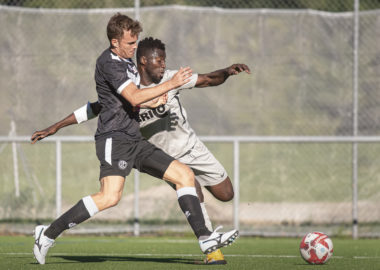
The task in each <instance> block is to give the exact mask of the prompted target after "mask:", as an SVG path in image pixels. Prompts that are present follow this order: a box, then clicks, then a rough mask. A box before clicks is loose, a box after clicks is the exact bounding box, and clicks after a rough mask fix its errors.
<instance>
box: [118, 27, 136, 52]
mask: <svg viewBox="0 0 380 270" xmlns="http://www.w3.org/2000/svg"><path fill="white" fill-rule="evenodd" d="M138 38H139V37H138V36H137V35H135V36H131V31H125V30H124V35H123V37H122V38H121V39H120V40H115V43H113V45H114V47H115V48H116V53H117V55H118V56H120V57H122V58H132V57H133V56H134V55H135V51H136V49H137V39H138Z"/></svg>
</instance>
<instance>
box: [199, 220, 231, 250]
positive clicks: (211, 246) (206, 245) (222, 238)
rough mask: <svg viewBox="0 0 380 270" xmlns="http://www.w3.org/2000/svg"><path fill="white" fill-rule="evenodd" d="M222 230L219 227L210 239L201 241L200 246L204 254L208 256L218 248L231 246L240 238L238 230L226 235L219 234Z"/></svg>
mask: <svg viewBox="0 0 380 270" xmlns="http://www.w3.org/2000/svg"><path fill="white" fill-rule="evenodd" d="M221 228H222V226H219V227H218V228H216V229H215V231H213V233H212V234H211V235H210V236H209V237H208V238H206V239H202V240H199V246H200V247H201V250H202V252H203V253H204V254H208V253H211V252H213V251H215V250H217V249H218V248H221V247H225V246H228V245H231V244H232V243H233V242H234V241H235V239H236V238H237V237H238V236H239V231H238V230H232V231H229V232H226V233H219V232H217V231H218V230H219V229H221Z"/></svg>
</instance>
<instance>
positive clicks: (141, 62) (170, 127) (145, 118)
mask: <svg viewBox="0 0 380 270" xmlns="http://www.w3.org/2000/svg"><path fill="white" fill-rule="evenodd" d="M137 65H138V71H139V74H140V75H141V88H149V87H154V86H156V85H158V84H160V83H164V82H166V81H168V80H170V79H171V78H172V77H173V75H174V74H175V73H176V71H172V70H165V68H166V53H165V45H164V44H163V43H162V42H161V41H160V40H157V39H153V38H146V39H144V40H142V41H140V43H139V46H138V49H137ZM242 71H245V72H247V73H250V70H249V68H248V67H247V66H246V65H244V64H234V65H232V66H230V67H227V68H225V69H221V70H217V71H214V72H211V73H208V74H199V75H198V74H193V75H192V76H191V77H190V82H188V83H186V84H185V85H183V86H181V87H179V88H176V89H174V90H171V91H169V92H168V94H167V96H166V97H165V99H166V104H161V105H159V106H158V107H156V108H141V109H140V111H139V116H138V121H139V123H140V131H141V133H142V134H143V136H144V137H145V138H147V139H148V140H149V141H150V142H151V143H153V144H154V145H156V146H157V147H159V148H161V149H162V150H164V151H165V152H166V153H168V154H169V155H171V156H173V157H174V158H176V159H177V160H179V161H180V162H182V163H184V164H186V165H188V166H189V167H190V168H191V169H192V170H193V172H194V174H195V178H196V180H197V183H196V184H198V183H199V184H200V185H202V186H204V187H206V188H207V189H208V190H209V191H210V192H211V193H212V194H213V195H214V196H215V198H217V199H219V200H221V201H229V200H231V199H232V198H233V187H232V184H231V180H230V178H229V177H228V175H227V173H226V171H225V169H224V168H223V166H222V165H221V164H220V163H219V162H218V160H217V159H216V158H215V157H214V156H213V155H212V154H211V153H210V151H209V150H208V149H207V148H206V146H205V145H204V144H203V143H202V142H201V141H200V140H199V138H198V137H197V136H196V134H195V132H194V130H193V129H192V128H191V127H190V125H189V122H188V119H187V114H186V111H185V109H184V108H183V106H182V104H181V102H180V91H181V90H182V89H191V88H193V87H207V86H216V85H219V84H222V83H223V82H224V81H225V80H226V79H227V78H228V77H229V76H230V75H235V74H238V73H240V72H242ZM157 102H158V101H157V99H156V100H153V101H151V102H147V103H144V104H142V105H141V106H143V107H144V106H145V107H152V106H153V107H154V106H156V105H157V104H159V103H157ZM100 109H101V106H100V104H99V103H98V102H95V103H92V104H88V105H85V106H83V107H82V108H81V109H78V110H76V111H75V112H74V113H73V114H71V115H70V116H69V117H67V118H65V119H64V120H62V121H60V122H58V123H56V124H54V125H52V126H51V127H49V128H47V129H45V130H42V131H38V132H36V133H35V134H33V136H32V140H34V141H36V140H39V139H42V138H44V137H46V136H49V135H52V134H54V133H55V132H57V131H58V130H59V129H60V128H61V127H63V126H67V125H70V124H74V123H81V122H83V121H86V120H87V119H91V118H93V117H95V116H96V115H97V114H98V113H99V111H100ZM197 193H198V197H199V199H200V201H201V207H202V211H203V214H204V217H205V219H206V224H207V225H208V228H209V230H212V226H211V221H210V219H209V217H208V214H207V211H206V208H205V206H204V198H203V193H202V190H201V188H200V187H199V185H198V186H197ZM206 261H207V262H208V263H210V264H213V263H225V260H224V257H223V254H222V253H221V252H220V250H218V251H216V252H213V253H210V254H207V260H206Z"/></svg>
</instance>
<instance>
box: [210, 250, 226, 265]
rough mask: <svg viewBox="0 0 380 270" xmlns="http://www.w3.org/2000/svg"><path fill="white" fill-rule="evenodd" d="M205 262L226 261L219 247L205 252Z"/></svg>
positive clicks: (218, 262)
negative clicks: (207, 252)
mask: <svg viewBox="0 0 380 270" xmlns="http://www.w3.org/2000/svg"><path fill="white" fill-rule="evenodd" d="M205 263H206V264H227V261H226V260H225V259H224V256H223V253H222V252H221V251H220V249H217V250H215V251H214V252H211V253H209V254H207V257H206V259H205Z"/></svg>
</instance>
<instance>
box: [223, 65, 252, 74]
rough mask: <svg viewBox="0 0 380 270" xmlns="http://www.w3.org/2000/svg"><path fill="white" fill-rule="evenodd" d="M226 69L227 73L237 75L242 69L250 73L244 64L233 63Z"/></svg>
mask: <svg viewBox="0 0 380 270" xmlns="http://www.w3.org/2000/svg"><path fill="white" fill-rule="evenodd" d="M227 71H228V74H229V75H237V74H239V73H240V72H243V71H245V72H246V73H248V74H251V70H250V69H249V67H248V66H247V65H245V64H233V65H231V66H229V67H228V68H227Z"/></svg>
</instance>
